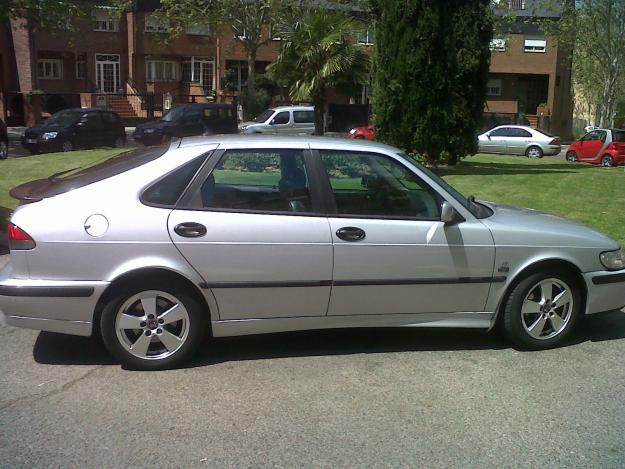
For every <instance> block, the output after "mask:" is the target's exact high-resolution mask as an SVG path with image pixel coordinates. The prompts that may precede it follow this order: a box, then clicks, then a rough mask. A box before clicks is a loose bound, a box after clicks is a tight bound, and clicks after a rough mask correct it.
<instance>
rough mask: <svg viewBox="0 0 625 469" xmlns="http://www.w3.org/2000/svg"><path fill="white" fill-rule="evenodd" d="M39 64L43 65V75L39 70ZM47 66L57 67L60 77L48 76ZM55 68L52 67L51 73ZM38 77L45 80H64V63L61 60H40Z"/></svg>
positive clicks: (38, 62) (38, 61)
mask: <svg viewBox="0 0 625 469" xmlns="http://www.w3.org/2000/svg"><path fill="white" fill-rule="evenodd" d="M39 64H43V75H42V74H41V70H40V69H39ZM46 64H51V65H56V66H57V71H58V76H55V75H54V74H52V73H50V74H48V73H47V72H48V71H47V70H46ZM53 69H54V67H52V66H51V67H50V72H52V71H53ZM37 77H38V78H41V79H43V80H62V79H63V61H62V60H61V59H38V60H37Z"/></svg>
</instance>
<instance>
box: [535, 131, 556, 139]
mask: <svg viewBox="0 0 625 469" xmlns="http://www.w3.org/2000/svg"><path fill="white" fill-rule="evenodd" d="M534 131H536V132H540V133H541V134H543V135H546V136H547V137H551V138H554V137H555V135H553V134H550V133H549V132H547V131H546V130H542V129H534Z"/></svg>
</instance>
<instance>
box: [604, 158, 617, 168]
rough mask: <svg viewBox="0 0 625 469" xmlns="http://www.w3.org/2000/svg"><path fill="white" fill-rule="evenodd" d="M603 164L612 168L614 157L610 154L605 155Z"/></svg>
mask: <svg viewBox="0 0 625 469" xmlns="http://www.w3.org/2000/svg"><path fill="white" fill-rule="evenodd" d="M601 166H605V167H606V168H611V167H612V166H614V158H612V157H611V156H610V155H605V156H604V157H603V158H601Z"/></svg>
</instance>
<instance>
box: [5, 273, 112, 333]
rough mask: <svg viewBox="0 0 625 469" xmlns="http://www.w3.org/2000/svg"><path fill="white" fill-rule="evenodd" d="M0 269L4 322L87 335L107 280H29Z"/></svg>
mask: <svg viewBox="0 0 625 469" xmlns="http://www.w3.org/2000/svg"><path fill="white" fill-rule="evenodd" d="M11 271H12V269H11V264H10V263H9V264H7V265H6V266H5V267H4V269H2V270H1V271H0V310H2V311H3V312H4V314H5V317H6V322H7V324H9V325H11V326H16V327H25V328H28V329H38V330H42V331H50V332H61V333H64V334H74V335H85V336H88V335H90V334H91V331H92V323H93V313H94V311H95V306H96V303H97V300H98V298H100V296H101V294H102V292H103V291H104V289H105V288H106V287H107V286H108V282H98V281H66V280H62V281H61V280H31V279H17V278H13V277H12V276H11Z"/></svg>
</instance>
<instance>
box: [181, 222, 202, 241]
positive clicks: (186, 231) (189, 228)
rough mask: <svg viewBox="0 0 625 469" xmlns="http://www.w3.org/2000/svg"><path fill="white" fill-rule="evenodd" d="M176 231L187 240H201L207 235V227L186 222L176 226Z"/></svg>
mask: <svg viewBox="0 0 625 469" xmlns="http://www.w3.org/2000/svg"><path fill="white" fill-rule="evenodd" d="M174 231H175V232H176V234H178V235H180V236H183V237H185V238H199V237H200V236H204V235H205V234H206V227H205V226H204V225H201V224H199V223H193V222H185V223H180V224H178V225H176V226H175V227H174Z"/></svg>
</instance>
